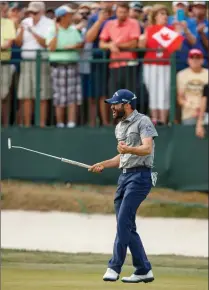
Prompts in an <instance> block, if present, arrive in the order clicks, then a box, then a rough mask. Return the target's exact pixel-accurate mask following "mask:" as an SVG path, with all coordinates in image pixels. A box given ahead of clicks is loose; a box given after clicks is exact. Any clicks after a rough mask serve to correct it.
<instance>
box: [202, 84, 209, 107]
mask: <svg viewBox="0 0 209 290" xmlns="http://www.w3.org/2000/svg"><path fill="white" fill-rule="evenodd" d="M208 95H209V85H208V84H207V85H205V86H204V89H203V97H206V98H207V105H206V113H209V102H208V98H209V96H208Z"/></svg>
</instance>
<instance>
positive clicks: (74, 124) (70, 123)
mask: <svg viewBox="0 0 209 290" xmlns="http://www.w3.org/2000/svg"><path fill="white" fill-rule="evenodd" d="M75 126H76V123H74V122H68V123H67V127H68V128H75Z"/></svg>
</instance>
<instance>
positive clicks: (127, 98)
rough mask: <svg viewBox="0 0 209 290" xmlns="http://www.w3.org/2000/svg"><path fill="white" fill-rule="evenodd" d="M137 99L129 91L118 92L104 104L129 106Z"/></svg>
mask: <svg viewBox="0 0 209 290" xmlns="http://www.w3.org/2000/svg"><path fill="white" fill-rule="evenodd" d="M136 99H137V97H136V95H134V93H132V92H131V91H129V90H125V89H122V90H118V91H117V92H115V93H114V95H113V96H112V98H111V99H106V100H105V103H107V104H111V105H113V104H129V103H131V102H132V101H133V100H136Z"/></svg>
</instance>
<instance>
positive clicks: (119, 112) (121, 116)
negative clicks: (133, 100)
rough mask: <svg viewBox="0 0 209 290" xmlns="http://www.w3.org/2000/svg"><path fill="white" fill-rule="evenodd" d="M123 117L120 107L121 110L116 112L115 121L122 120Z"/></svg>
mask: <svg viewBox="0 0 209 290" xmlns="http://www.w3.org/2000/svg"><path fill="white" fill-rule="evenodd" d="M124 116H125V110H124V108H123V107H122V109H121V110H120V111H117V116H116V117H115V119H116V120H118V119H122V118H124Z"/></svg>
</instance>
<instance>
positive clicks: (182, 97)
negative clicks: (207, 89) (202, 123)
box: [177, 49, 208, 125]
mask: <svg viewBox="0 0 209 290" xmlns="http://www.w3.org/2000/svg"><path fill="white" fill-rule="evenodd" d="M203 61H204V60H203V53H202V51H201V50H199V49H192V50H190V52H189V57H188V64H189V67H188V68H186V69H184V70H182V71H180V72H179V73H178V74H177V93H178V103H179V105H180V106H181V109H182V123H183V124H184V125H195V124H196V123H197V118H198V116H199V114H200V101H201V96H202V91H203V87H204V85H205V84H207V83H208V70H207V69H205V68H203Z"/></svg>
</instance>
